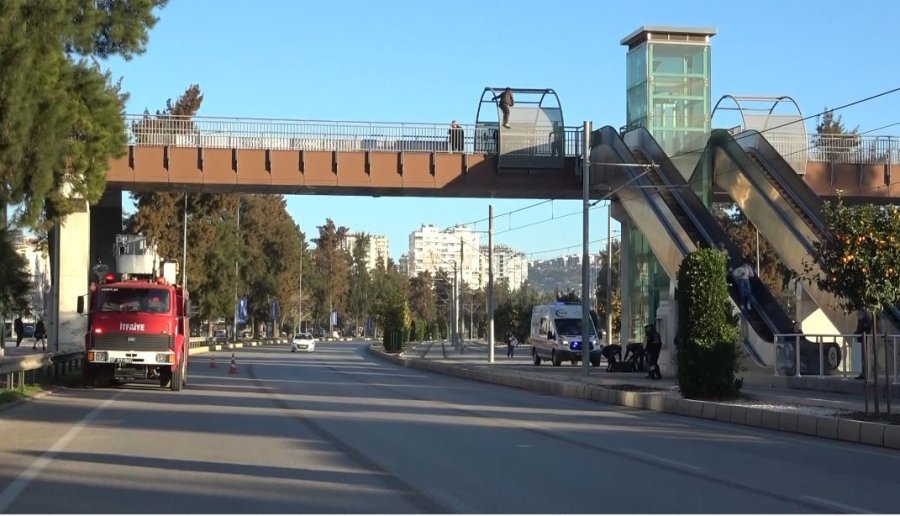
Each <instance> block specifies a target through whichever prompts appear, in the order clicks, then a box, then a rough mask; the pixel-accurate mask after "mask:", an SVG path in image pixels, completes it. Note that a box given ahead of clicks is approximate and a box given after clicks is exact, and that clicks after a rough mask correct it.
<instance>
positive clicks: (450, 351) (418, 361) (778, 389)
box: [372, 342, 900, 449]
mask: <svg viewBox="0 0 900 516" xmlns="http://www.w3.org/2000/svg"><path fill="white" fill-rule="evenodd" d="M372 350H373V351H374V352H376V353H378V354H380V355H382V356H385V357H386V358H388V359H389V360H392V361H394V362H396V363H400V364H403V365H406V366H409V367H417V368H421V369H426V370H431V371H435V372H440V373H444V374H450V375H455V376H460V377H464V378H469V379H474V380H479V381H484V382H490V383H497V384H502V385H508V386H511V387H517V388H522V389H527V390H533V391H538V392H544V393H547V394H556V395H563V396H571V397H577V398H582V399H591V400H595V401H602V402H606V403H613V404H619V405H625V406H630V407H635V408H643V409H647V410H656V411H661V412H669V413H674V414H680V415H686V416H693V417H701V418H705V419H714V420H720V421H727V422H731V423H737V424H744V425H750V426H758V427H763V428H769V429H773V430H781V431H786V432H794V433H802V434H806V435H813V436H818V437H823V438H829V439H837V440H844V441H850V442H861V443H865V444H872V445H875V446H883V447H887V448H895V449H900V426H897V425H890V424H882V423H873V422H866V421H859V420H854V419H851V418H850V415H851V414H852V413H854V412H863V411H864V408H865V406H864V399H863V395H862V382H861V381H857V380H852V379H842V378H818V377H808V378H795V379H788V378H785V377H774V376H772V377H768V376H764V375H759V374H753V375H748V377H747V378H745V384H744V388H743V389H742V390H741V398H740V399H739V400H735V401H729V402H707V401H697V400H686V399H683V398H681V395H680V394H679V392H678V385H677V380H676V379H675V378H667V377H664V378H663V379H662V380H652V379H649V378H647V377H646V373H610V372H607V371H606V365H605V363H604V364H603V365H602V366H601V367H599V368H591V369H590V372H589V374H588V375H587V376H586V375H585V374H584V370H583V369H582V365H581V364H580V363H579V364H578V365H577V366H572V365H571V364H570V363H565V364H564V365H562V366H559V367H553V366H552V365H550V364H548V363H546V362H545V363H543V364H541V365H540V366H535V365H534V364H533V363H532V361H531V357H530V355H529V352H528V348H527V346H522V345H520V346H519V347H518V348H517V349H516V350H515V356H514V357H513V358H507V356H506V350H507V348H506V344H498V345H495V348H494V363H493V364H490V363H489V362H488V349H487V345H486V344H484V343H478V342H466V343H465V345H464V347H463V349H462V352H458V351H457V350H456V349H454V348H453V347H452V346H450V345H449V344H447V343H443V344H442V343H441V342H426V343H419V344H415V345H414V346H412V347H411V348H410V349H408V350H407V351H405V352H404V353H402V354H401V355H400V356H396V355H395V356H392V355H386V354H384V353H383V351H381V350H380V348H379V347H378V346H373V347H372ZM791 380H798V381H799V382H793V383H796V384H802V385H810V386H812V387H813V388H815V389H816V390H813V389H811V388H808V389H800V388H797V386H796V385H795V386H794V388H791V386H790V385H789V384H790V383H791ZM835 384H839V385H843V387H844V388H846V389H847V390H851V389H853V390H858V391H859V393H858V394H855V393H853V394H848V393H839V392H829V391H830V390H834V389H835V387H834V385H835ZM892 401H893V403H892V410H893V412H894V413H898V412H900V397H896V398H894V400H892ZM869 402H870V409H871V408H872V399H871V393H870V401H869ZM881 409H882V411H884V410H885V404H884V399H883V398H882V400H881Z"/></svg>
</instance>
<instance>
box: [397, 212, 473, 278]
mask: <svg viewBox="0 0 900 516" xmlns="http://www.w3.org/2000/svg"><path fill="white" fill-rule="evenodd" d="M480 250H481V238H480V235H479V234H478V233H476V232H475V231H473V230H471V229H469V228H468V227H454V228H450V229H446V230H441V229H438V228H437V227H435V226H434V225H432V224H428V225H425V224H423V225H422V227H420V228H419V229H417V230H416V231H413V232H412V233H410V235H409V254H408V257H409V262H408V263H409V266H408V275H409V277H411V278H414V277H416V276H418V275H419V273H422V272H425V271H428V272H430V273H431V274H432V275H434V274H435V273H436V272H437V271H438V270H439V269H443V270H445V271H447V272H451V273H452V272H453V270H454V265H455V267H456V268H457V270H458V271H459V272H460V274H461V278H462V280H463V281H465V282H466V283H467V284H469V285H471V286H475V287H477V286H480V285H482V283H481V272H480V271H481V259H480V255H481V253H480Z"/></svg>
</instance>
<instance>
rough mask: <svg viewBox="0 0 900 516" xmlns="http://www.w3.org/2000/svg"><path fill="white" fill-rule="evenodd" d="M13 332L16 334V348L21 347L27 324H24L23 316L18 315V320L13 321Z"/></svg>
mask: <svg viewBox="0 0 900 516" xmlns="http://www.w3.org/2000/svg"><path fill="white" fill-rule="evenodd" d="M13 330H14V331H15V332H16V347H19V344H21V343H22V339H24V338H25V323H23V322H22V316H21V315H17V316H16V320H15V321H13Z"/></svg>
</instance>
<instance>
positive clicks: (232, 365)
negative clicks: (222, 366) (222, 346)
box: [228, 353, 238, 374]
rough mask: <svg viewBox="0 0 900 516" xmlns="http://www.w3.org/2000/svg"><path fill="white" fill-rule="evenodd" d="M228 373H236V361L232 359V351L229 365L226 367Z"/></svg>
mask: <svg viewBox="0 0 900 516" xmlns="http://www.w3.org/2000/svg"><path fill="white" fill-rule="evenodd" d="M228 374H238V372H237V363H235V361H234V353H232V354H231V367H229V368H228Z"/></svg>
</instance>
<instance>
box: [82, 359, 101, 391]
mask: <svg viewBox="0 0 900 516" xmlns="http://www.w3.org/2000/svg"><path fill="white" fill-rule="evenodd" d="M81 381H82V382H83V383H84V386H85V387H88V388H94V387H96V386H97V376H96V373H94V367H93V366H92V365H91V364H84V369H83V370H82V372H81Z"/></svg>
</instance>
